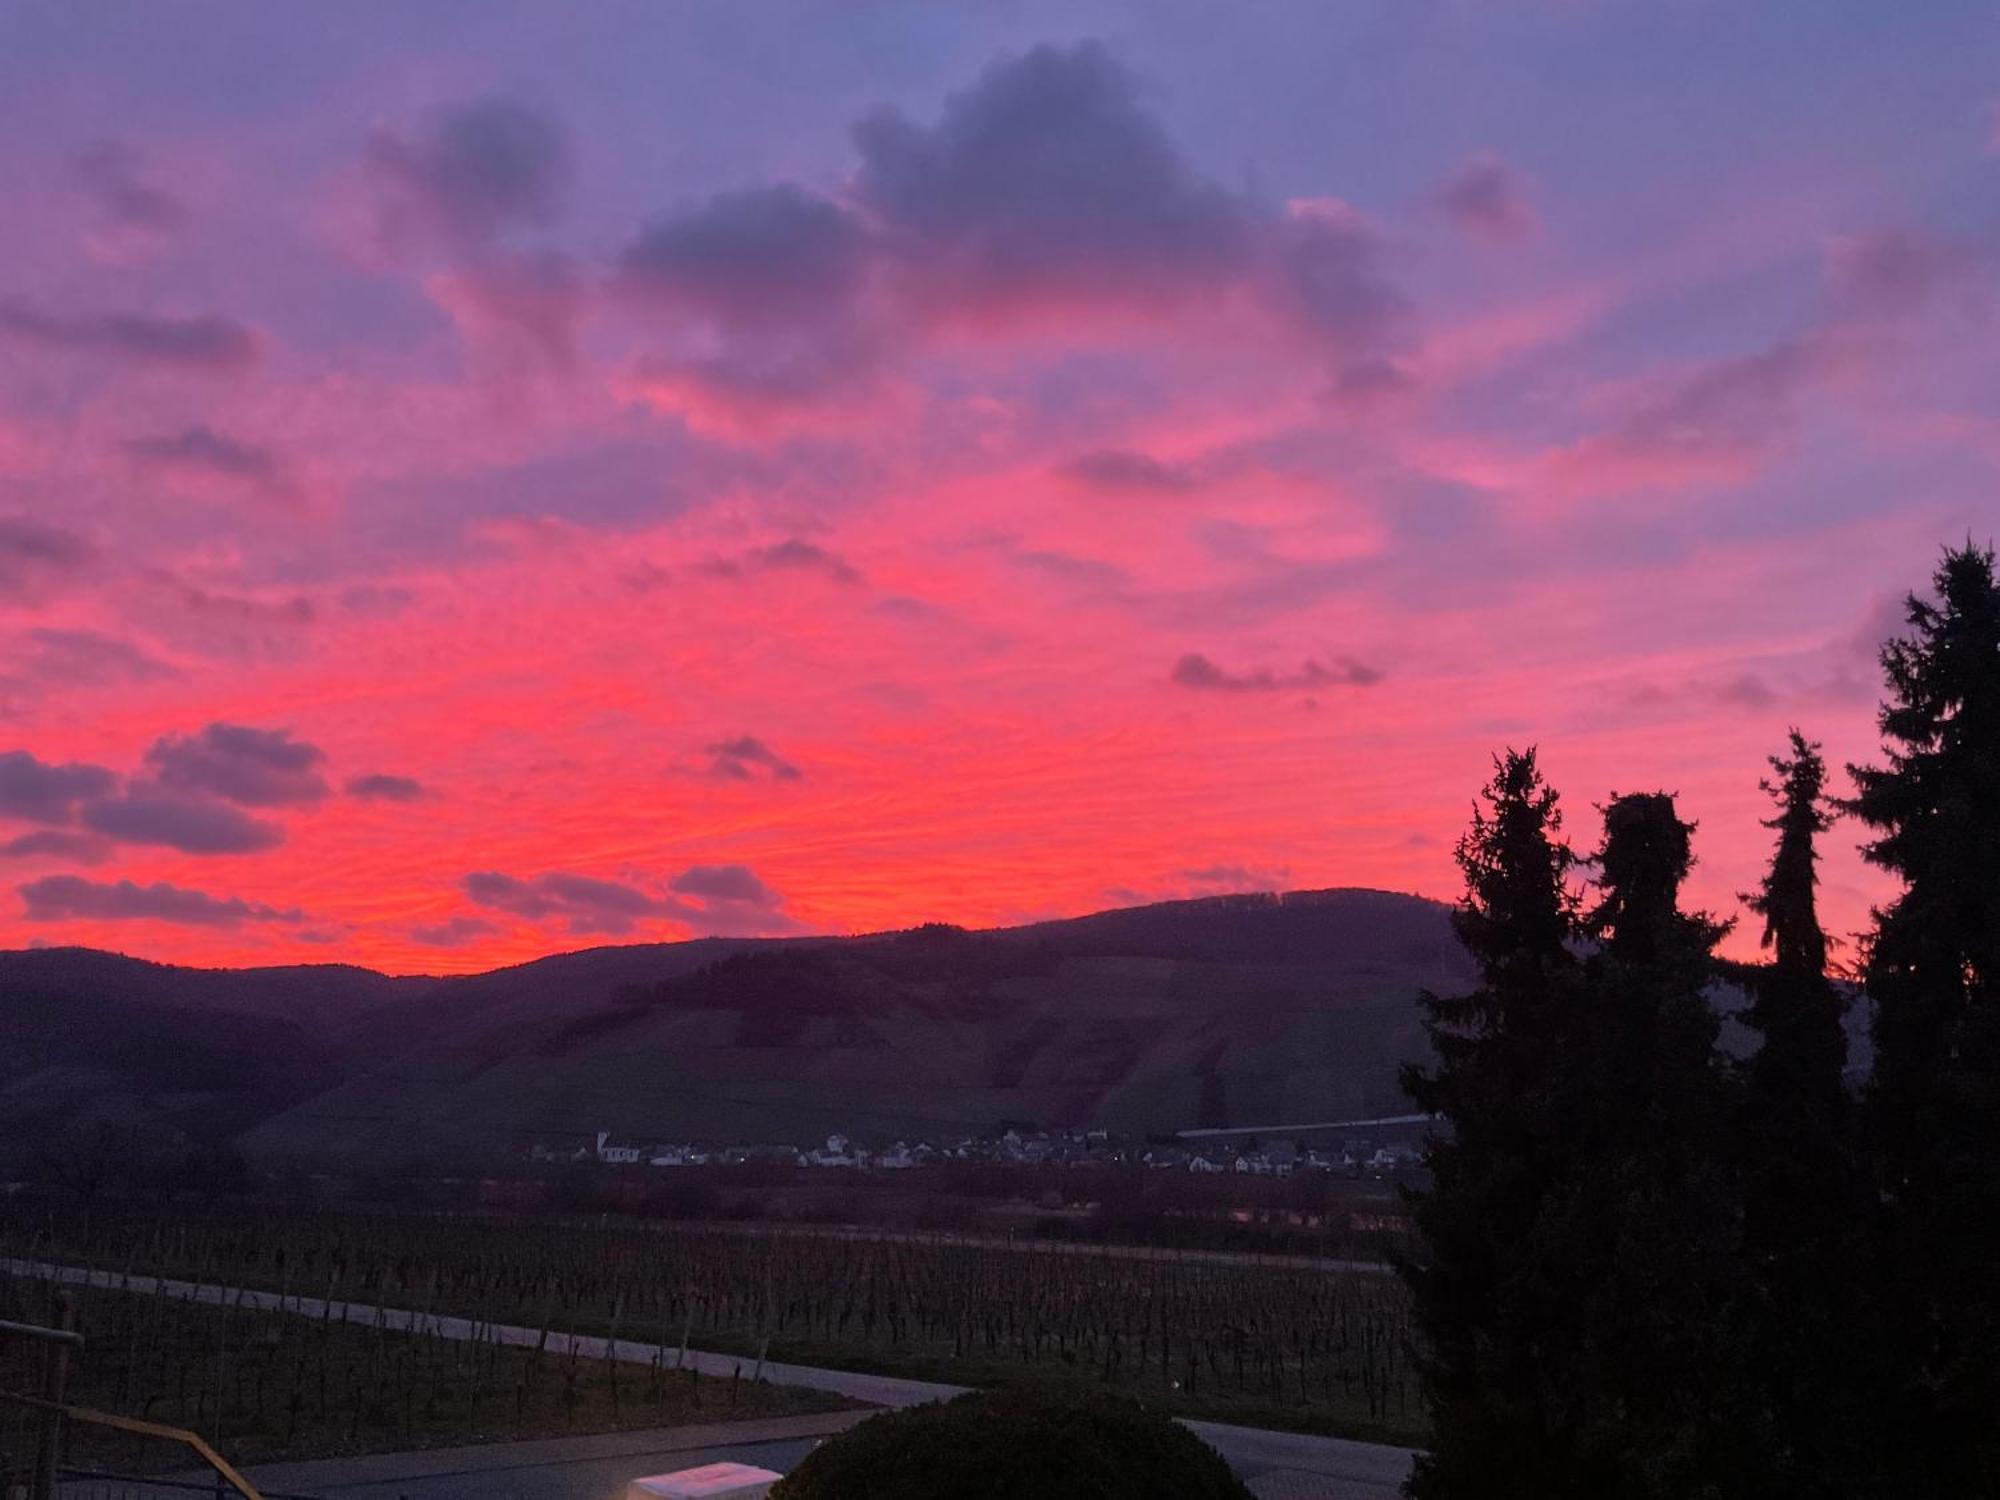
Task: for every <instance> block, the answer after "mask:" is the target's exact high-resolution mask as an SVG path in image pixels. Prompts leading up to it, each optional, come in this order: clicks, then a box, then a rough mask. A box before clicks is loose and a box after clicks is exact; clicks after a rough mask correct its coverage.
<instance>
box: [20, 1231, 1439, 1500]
mask: <svg viewBox="0 0 2000 1500" xmlns="http://www.w3.org/2000/svg"><path fill="white" fill-rule="evenodd" d="M0 1270H4V1271H7V1272H10V1273H11V1274H13V1275H16V1276H32V1277H36V1278H38V1279H41V1280H44V1281H54V1282H56V1283H58V1284H61V1285H69V1286H89V1287H102V1288H104V1289H106V1290H110V1291H127V1292H134V1293H138V1294H140V1295H143V1296H154V1295H160V1294H164V1295H166V1296H169V1297H175V1298H179V1299H182V1300H192V1301H196V1302H207V1303H212V1304H214V1305H216V1306H223V1305H228V1306H233V1307H250V1308H255V1309H258V1310H260V1311H278V1312H292V1313H297V1314H299V1315H300V1316H302V1317H308V1318H320V1317H328V1316H331V1317H335V1318H339V1319H342V1320H343V1321H345V1322H349V1323H361V1324H365V1325H367V1326H369V1327H376V1326H378V1321H377V1320H378V1319H379V1326H380V1327H383V1328H387V1329H390V1330H392V1331H396V1332H406V1333H407V1332H425V1333H429V1334H432V1335H434V1336H436V1337H440V1338H449V1339H466V1340H471V1339H492V1340H496V1341H497V1342H499V1343H502V1344H510V1345H515V1346H522V1347H530V1348H531V1347H533V1346H534V1345H535V1344H537V1343H543V1347H544V1348H545V1349H547V1351H548V1352H549V1353H551V1354H556V1355H566V1354H569V1353H570V1352H571V1351H572V1350H574V1352H575V1353H576V1354H577V1356H578V1357H579V1358H583V1359H594V1360H595V1359H617V1360H623V1361H627V1362H629V1363H633V1364H645V1365H650V1364H652V1363H653V1362H654V1361H655V1360H661V1361H665V1360H672V1361H674V1363H675V1365H676V1367H677V1368H682V1367H683V1366H681V1364H680V1361H681V1358H682V1353H681V1350H680V1349H678V1348H677V1347H673V1346H666V1347H663V1346H661V1345H659V1344H651V1343H642V1342H640V1341H638V1340H636V1339H618V1340H616V1341H615V1342H614V1341H612V1340H608V1339H605V1338H601V1337H599V1336H597V1335H594V1334H575V1335H571V1334H566V1333H557V1332H554V1331H553V1330H550V1331H548V1332H544V1331H543V1330H541V1329H537V1328H524V1327H520V1326H517V1325H514V1324H506V1323H484V1322H476V1321H474V1320H473V1319H470V1318H460V1317H446V1316H441V1315H437V1314H426V1313H419V1312H412V1311H410V1310H408V1309H405V1308H390V1307H383V1308H378V1307H376V1306H375V1305H374V1304H373V1303H366V1302H363V1303H355V1302H339V1301H336V1302H334V1303H333V1304H332V1305H331V1308H329V1306H328V1304H327V1303H326V1302H325V1301H324V1300H322V1299H321V1298H318V1297H295V1296H288V1295H283V1294H280V1293H278V1292H269V1291H259V1290H256V1289H255V1288H250V1287H229V1286H217V1285H212V1284H209V1283H197V1282H191V1281H176V1280H173V1279H171V1278H164V1277H158V1276H129V1277H128V1276H125V1275H123V1274H121V1273H119V1272H116V1271H99V1270H92V1269H89V1268H87V1267H84V1266H64V1265H55V1264H51V1263H50V1262H47V1261H34V1260H9V1259H0ZM544 1340H545V1341H546V1342H543V1341H544ZM754 1365H755V1361H753V1360H750V1359H748V1358H745V1357H739V1356H737V1355H733V1354H714V1353H710V1352H708V1351H706V1350H696V1349H689V1350H688V1351H686V1366H685V1367H692V1368H693V1369H696V1370H699V1371H700V1372H701V1373H702V1374H703V1375H714V1376H722V1377H725V1378H726V1377H728V1376H730V1375H732V1374H737V1373H742V1374H749V1373H752V1370H753V1368H754ZM764 1378H765V1379H766V1380H769V1381H771V1382H772V1383H773V1384H775V1385H795V1386H803V1387H804V1388H806V1389H808V1390H816V1391H829V1392H832V1393H833V1394H835V1395H840V1396H846V1397H848V1398H849V1399H851V1400H855V1401H865V1402H868V1403H869V1404H870V1405H874V1406H914V1405H917V1404H919V1403H921V1402H925V1401H937V1400H941V1399H944V1398H947V1397H951V1396H957V1395H961V1394H963V1393H964V1392H965V1390H966V1389H967V1387H965V1386H958V1385H944V1384H940V1383H938V1382H935V1381H929V1380H908V1379H904V1378H902V1377H900V1376H894V1375H868V1374H862V1373H860V1372H857V1371H853V1370H826V1369H821V1368H819V1367H817V1366H814V1365H793V1364H783V1363H780V1362H777V1361H771V1362H768V1363H766V1364H765V1366H764ZM739 1425H743V1426H760V1425H762V1424H739ZM1186 1425H1187V1426H1188V1427H1189V1428H1190V1429H1192V1430H1193V1431H1194V1432H1195V1433H1197V1434H1198V1435H1199V1436H1200V1437H1201V1438H1202V1439H1203V1440H1204V1441H1206V1442H1208V1443H1210V1444H1212V1445H1213V1446H1214V1447H1215V1448H1216V1449H1217V1451H1219V1452H1220V1453H1221V1454H1222V1456H1223V1457H1224V1458H1226V1459H1227V1460H1228V1461H1229V1464H1230V1467H1232V1468H1234V1469H1235V1470H1236V1471H1237V1472H1238V1473H1239V1474H1242V1475H1244V1476H1245V1478H1246V1479H1247V1480H1248V1481H1249V1482H1250V1484H1251V1487H1252V1489H1253V1490H1254V1491H1255V1492H1256V1493H1257V1494H1258V1495H1259V1496H1260V1497H1261V1500H1393V1497H1394V1496H1396V1495H1398V1494H1400V1493H1401V1486H1402V1482H1403V1480H1404V1479H1405V1478H1406V1477H1407V1476H1408V1474H1409V1472H1410V1464H1411V1461H1412V1460H1413V1459H1414V1457H1415V1454H1414V1453H1413V1451H1412V1450H1410V1449H1408V1448H1393V1447H1389V1446H1386V1445H1384V1444H1380V1443H1357V1442H1352V1441H1350V1440H1348V1439H1346V1438H1325V1437H1310V1436H1307V1435H1304V1434H1301V1433H1290V1432H1271V1431H1266V1430H1265V1429H1263V1428H1258V1427H1235V1426H1231V1425H1229V1424H1228V1423H1223V1422H1196V1421H1189V1422H1188V1423H1187V1424H1186ZM632 1436H633V1435H632V1434H607V1435H605V1437H604V1438H603V1439H599V1440H591V1439H563V1440H561V1441H562V1442H567V1443H572V1444H577V1443H581V1444H584V1445H586V1448H585V1450H584V1451H585V1456H583V1457H578V1458H576V1459H572V1460H565V1459H558V1458H544V1459H532V1460H527V1461H525V1463H524V1467H529V1468H534V1469H536V1470H549V1469H551V1467H553V1469H554V1470H558V1471H559V1470H563V1469H564V1468H565V1467H566V1466H567V1465H569V1464H602V1463H605V1462H614V1463H615V1462H624V1463H625V1464H626V1466H627V1475H628V1477H630V1474H631V1472H632V1471H631V1468H630V1464H631V1460H632V1458H633V1457H636V1456H638V1454H636V1453H635V1452H633V1451H632V1450H631V1449H630V1442H631V1439H632ZM650 1436H652V1437H653V1438H655V1439H658V1438H659V1436H660V1435H659V1434H652V1435H650ZM593 1441H595V1442H596V1443H597V1444H598V1447H599V1449H604V1448H606V1447H607V1446H608V1448H609V1450H610V1451H609V1453H608V1454H607V1453H606V1452H603V1451H599V1452H596V1453H595V1454H592V1453H590V1452H589V1450H588V1445H589V1444H591V1443H592V1442H593ZM753 1441H754V1440H753ZM767 1441H768V1440H767ZM803 1441H804V1439H803V1438H799V1439H793V1440H792V1444H793V1446H794V1447H796V1446H797V1444H798V1443H800V1442H803ZM741 1442H742V1440H741V1439H739V1445H740V1443H741ZM493 1446H494V1451H495V1453H496V1455H497V1454H498V1453H499V1452H500V1450H507V1449H522V1448H530V1449H531V1448H535V1447H537V1446H544V1447H546V1446H547V1445H536V1444H499V1445H493ZM809 1446H810V1444H809V1443H807V1444H806V1447H809ZM806 1447H799V1448H798V1451H797V1452H791V1451H790V1450H789V1449H787V1450H786V1451H785V1452H779V1451H778V1450H776V1449H774V1450H773V1451H772V1453H771V1454H770V1455H768V1456H769V1457H774V1458H785V1459H786V1460H787V1462H788V1463H796V1462H797V1461H798V1459H799V1457H802V1456H803V1454H804V1452H805V1451H806ZM479 1451H483V1450H466V1449H453V1450H448V1452H450V1453H451V1454H454V1455H462V1454H466V1453H477V1452H479ZM718 1451H719V1450H718ZM394 1458H396V1459H404V1460H408V1461H409V1462H412V1463H414V1462H416V1461H417V1460H418V1459H420V1458H422V1455H394ZM384 1461H385V1460H384V1459H382V1458H377V1459H373V1460H342V1461H341V1462H342V1463H345V1464H348V1465H349V1466H350V1467H352V1468H356V1469H358V1470H359V1471H360V1473H362V1474H365V1473H367V1472H368V1466H369V1465H371V1464H372V1465H376V1466H377V1472H379V1465H380V1464H381V1463H383V1462H384ZM464 1462H469V1461H464ZM769 1466H770V1467H778V1466H779V1465H777V1464H775V1463H773V1464H770V1465H769ZM297 1467H298V1466H286V1468H287V1470H291V1469H295V1468H297ZM313 1467H314V1469H316V1470H317V1469H325V1468H326V1466H325V1465H315V1466H313ZM482 1473H483V1474H485V1475H486V1476H487V1477H486V1479H485V1480H484V1481H476V1482H475V1483H474V1485H473V1487H471V1488H455V1487H453V1486H452V1485H450V1484H446V1485H444V1486H443V1487H433V1486H430V1485H428V1484H426V1485H424V1486H422V1487H421V1488H420V1487H419V1484H418V1478H419V1476H417V1475H404V1476H402V1478H400V1479H396V1480H392V1479H389V1478H387V1477H384V1478H382V1479H380V1480H379V1481H378V1480H375V1479H371V1478H364V1477H359V1476H357V1478H355V1479H354V1480H351V1481H345V1482H342V1481H339V1480H338V1479H337V1478H336V1477H334V1472H333V1471H329V1473H328V1474H327V1476H326V1477H322V1478H319V1479H318V1483H317V1485H316V1486H315V1487H317V1488H320V1489H334V1488H339V1489H343V1490H344V1489H347V1488H349V1487H354V1488H356V1489H357V1490H366V1489H367V1488H368V1487H369V1486H370V1485H372V1484H375V1483H378V1482H379V1483H381V1484H383V1485H385V1486H387V1485H392V1484H393V1485H394V1486H395V1489H396V1492H397V1493H398V1494H407V1495H409V1496H411V1497H412V1500H415V1497H417V1496H419V1495H421V1496H423V1497H425V1500H457V1497H459V1496H461V1495H465V1496H469V1495H472V1494H474V1493H486V1494H490V1493H492V1490H491V1488H490V1485H491V1483H492V1479H491V1474H492V1466H490V1465H479V1466H477V1467H476V1468H466V1467H460V1468H458V1469H455V1470H453V1472H452V1473H451V1474H435V1475H433V1477H435V1478H437V1479H440V1480H450V1479H456V1478H461V1477H464V1476H468V1475H470V1476H475V1480H476V1475H477V1474H482ZM287 1479H288V1481H289V1482H288V1483H287V1485H286V1487H287V1488H289V1487H290V1483H296V1482H299V1481H298V1480H297V1479H292V1478H291V1476H290V1475H289V1474H288V1475H287ZM551 1482H553V1483H555V1484H556V1485H557V1486H558V1487H557V1488H553V1489H544V1488H542V1487H541V1486H540V1485H537V1486H535V1487H534V1488H533V1489H532V1490H530V1489H527V1488H517V1487H516V1482H515V1481H513V1480H510V1481H509V1488H508V1491H507V1493H509V1494H512V1495H517V1496H521V1497H527V1496H529V1495H530V1494H531V1493H532V1494H534V1495H543V1494H546V1495H549V1496H551V1497H552V1500H569V1497H570V1496H572V1495H575V1496H582V1495H585V1494H593V1493H598V1491H593V1490H584V1489H577V1488H575V1485H576V1484H577V1483H580V1482H584V1481H582V1480H581V1479H580V1477H579V1476H577V1475H572V1476H570V1477H569V1478H564V1477H563V1476H562V1475H561V1474H560V1473H558V1474H557V1475H556V1476H555V1479H554V1480H553V1481H551ZM588 1482H589V1483H596V1482H597V1481H596V1480H595V1479H594V1478H593V1479H591V1480H589V1481H588ZM478 1483H484V1484H486V1485H487V1486H489V1487H488V1488H486V1489H484V1490H480V1489H479V1488H478V1487H477V1486H478ZM563 1485H569V1486H570V1488H562V1487H561V1486H563Z"/></svg>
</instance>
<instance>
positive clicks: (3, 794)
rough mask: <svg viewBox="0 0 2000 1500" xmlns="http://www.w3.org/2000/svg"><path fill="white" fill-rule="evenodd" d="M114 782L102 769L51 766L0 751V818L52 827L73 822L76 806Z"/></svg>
mask: <svg viewBox="0 0 2000 1500" xmlns="http://www.w3.org/2000/svg"><path fill="white" fill-rule="evenodd" d="M116 783H117V778H116V777H115V776H113V775H112V774H111V772H109V771H107V770H105V769H104V768H103V767H102V766H91V765H84V764H82V763H81V762H77V761H71V762H69V763H67V764H64V765H52V764H50V763H48V762H46V761H42V760H38V759H37V758H36V757H35V756H33V755H31V754H29V753H28V752H27V751H26V750H7V751H0V816H5V817H10V818H19V819H21V820H22V821H23V822H27V823H49V824H56V825H63V824H69V823H73V822H75V821H76V815H77V809H78V806H79V805H80V804H82V803H84V802H87V801H89V800H91V799H92V798H96V797H102V796H104V795H105V794H106V793H108V792H109V791H110V790H111V788H112V787H113V786H114V785H115V784H116Z"/></svg>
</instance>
